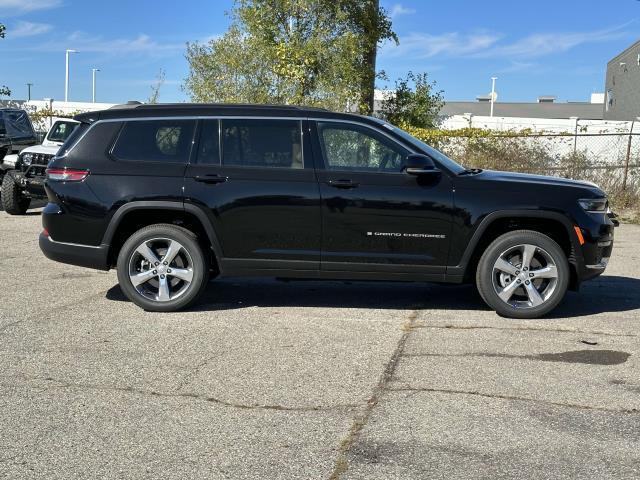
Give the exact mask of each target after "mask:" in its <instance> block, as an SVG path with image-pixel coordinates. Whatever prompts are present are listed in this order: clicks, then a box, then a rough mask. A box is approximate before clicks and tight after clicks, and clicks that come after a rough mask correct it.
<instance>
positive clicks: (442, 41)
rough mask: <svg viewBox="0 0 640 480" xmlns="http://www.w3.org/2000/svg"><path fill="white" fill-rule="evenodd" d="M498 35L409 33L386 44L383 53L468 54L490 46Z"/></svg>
mask: <svg viewBox="0 0 640 480" xmlns="http://www.w3.org/2000/svg"><path fill="white" fill-rule="evenodd" d="M499 39H500V35H497V34H491V33H482V32H480V33H472V34H460V33H458V32H451V33H443V34H441V35H431V34H429V33H411V34H409V35H407V36H405V37H400V45H398V46H395V45H393V44H387V45H385V46H384V47H383V53H385V54H387V55H389V56H393V57H400V56H410V57H413V58H422V59H424V58H431V57H435V56H437V55H440V56H468V55H473V54H476V53H478V52H480V51H482V50H486V49H488V48H490V47H492V46H493V45H494V44H495V43H496V42H497V41H498V40H499Z"/></svg>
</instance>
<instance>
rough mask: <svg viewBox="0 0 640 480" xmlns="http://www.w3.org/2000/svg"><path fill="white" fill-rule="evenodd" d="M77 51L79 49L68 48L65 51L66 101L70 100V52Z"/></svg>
mask: <svg viewBox="0 0 640 480" xmlns="http://www.w3.org/2000/svg"><path fill="white" fill-rule="evenodd" d="M70 53H77V50H70V49H67V51H66V52H65V60H66V62H65V76H64V101H65V102H68V101H69V54H70Z"/></svg>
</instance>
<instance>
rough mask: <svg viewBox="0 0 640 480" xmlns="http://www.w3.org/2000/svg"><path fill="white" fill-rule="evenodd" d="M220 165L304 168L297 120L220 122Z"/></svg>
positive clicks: (234, 120)
mask: <svg viewBox="0 0 640 480" xmlns="http://www.w3.org/2000/svg"><path fill="white" fill-rule="evenodd" d="M222 163H223V165H231V166H240V167H269V168H274V167H276V168H303V162H302V141H301V125H300V121H298V120H270V119H264V120H263V119H259V120H248V119H247V120H243V119H239V120H236V119H229V120H222Z"/></svg>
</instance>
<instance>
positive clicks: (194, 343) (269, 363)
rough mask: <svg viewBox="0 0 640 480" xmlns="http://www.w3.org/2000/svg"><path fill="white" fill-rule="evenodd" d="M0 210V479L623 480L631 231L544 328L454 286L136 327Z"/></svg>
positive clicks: (262, 283) (637, 384) (633, 355)
mask: <svg viewBox="0 0 640 480" xmlns="http://www.w3.org/2000/svg"><path fill="white" fill-rule="evenodd" d="M39 231H40V217H39V216H38V215H37V213H36V212H34V214H32V215H29V216H26V217H11V216H8V215H6V214H5V213H4V212H0V238H1V239H2V242H1V244H2V246H3V251H2V255H1V256H0V278H1V279H2V289H1V290H0V291H1V292H2V293H1V294H0V306H1V307H2V308H0V478H10V479H16V478H21V479H22V478H25V479H30V478H33V479H40V478H42V479H70V478H127V479H135V478H212V479H224V478H231V479H254V478H255V479H272V478H274V479H275V478H277V479H280V478H282V479H296V478H300V479H362V478H373V479H377V478H379V479H394V478H397V479H413V478H415V479H418V478H419V479H423V478H447V479H449V478H492V479H493V478H616V479H621V478H638V477H640V373H639V372H640V368H638V367H639V366H640V365H639V363H640V360H639V355H640V341H639V338H638V336H639V335H640V267H638V265H640V227H638V226H632V225H623V226H622V227H621V228H619V229H617V231H616V245H615V247H614V257H613V258H612V260H611V263H610V265H609V268H608V269H607V273H606V275H605V276H603V277H600V278H598V279H596V280H594V281H592V282H589V283H586V284H584V285H583V287H582V291H581V293H579V294H576V293H569V294H568V297H567V299H566V300H565V302H564V303H563V304H562V305H561V306H560V308H559V309H558V310H556V311H555V312H554V313H553V314H552V315H551V316H549V317H548V318H545V319H540V320H509V319H504V318H501V317H499V316H497V315H495V314H494V313H493V312H491V311H489V310H488V309H487V308H486V307H485V306H484V305H483V304H482V302H481V300H480V299H479V297H478V295H477V294H476V293H475V290H474V288H473V287H470V286H444V285H422V284H403V283H398V284H391V283H363V282H324V283H323V282H311V281H292V282H282V281H275V280H263V279H227V280H217V281H214V282H212V283H211V284H210V285H209V287H208V290H207V293H206V294H205V296H204V298H203V299H202V300H201V302H200V303H199V304H198V305H197V306H195V307H194V308H193V309H191V310H189V311H186V312H180V313H172V314H156V313H147V312H143V311H141V310H140V309H138V308H137V307H135V306H133V305H132V304H130V303H129V302H127V301H125V299H124V297H123V296H122V294H121V292H120V290H119V288H118V287H117V282H116V275H115V272H113V271H112V272H97V271H92V270H88V269H83V268H79V267H71V266H67V265H63V264H57V263H54V262H51V261H49V260H47V259H45V258H44V256H42V254H41V253H40V251H39V249H38V245H37V235H38V233H39Z"/></svg>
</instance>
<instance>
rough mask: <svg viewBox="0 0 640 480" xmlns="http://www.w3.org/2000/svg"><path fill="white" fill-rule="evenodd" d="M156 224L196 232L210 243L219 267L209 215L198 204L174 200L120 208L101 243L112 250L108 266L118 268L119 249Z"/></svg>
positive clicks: (216, 236) (141, 203) (220, 253)
mask: <svg viewBox="0 0 640 480" xmlns="http://www.w3.org/2000/svg"><path fill="white" fill-rule="evenodd" d="M154 223H173V224H176V225H180V226H184V227H186V228H188V229H189V230H192V231H194V233H195V234H196V235H197V236H198V238H199V239H200V241H201V242H203V243H205V242H206V243H207V246H208V247H209V248H210V249H211V252H212V254H213V255H214V258H213V259H212V261H213V262H214V263H215V264H216V266H217V267H218V268H220V259H221V258H222V249H221V246H220V242H219V240H218V235H217V233H216V231H215V229H214V228H213V225H212V222H211V221H210V219H209V218H208V216H207V214H206V212H204V211H203V210H202V209H201V208H199V207H198V206H196V205H192V204H185V203H183V202H174V201H135V202H129V203H126V204H124V205H123V206H121V207H120V208H118V209H117V210H116V211H115V213H114V214H113V216H112V217H111V220H110V221H109V224H108V226H107V229H106V231H105V234H104V236H103V240H102V244H103V245H108V247H109V253H108V257H107V259H108V262H109V265H115V263H114V262H115V259H117V256H118V253H119V250H120V248H121V247H122V244H123V243H124V240H126V238H128V236H129V235H130V234H131V233H133V232H134V231H137V230H139V229H140V228H142V227H144V226H147V225H151V224H154Z"/></svg>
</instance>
